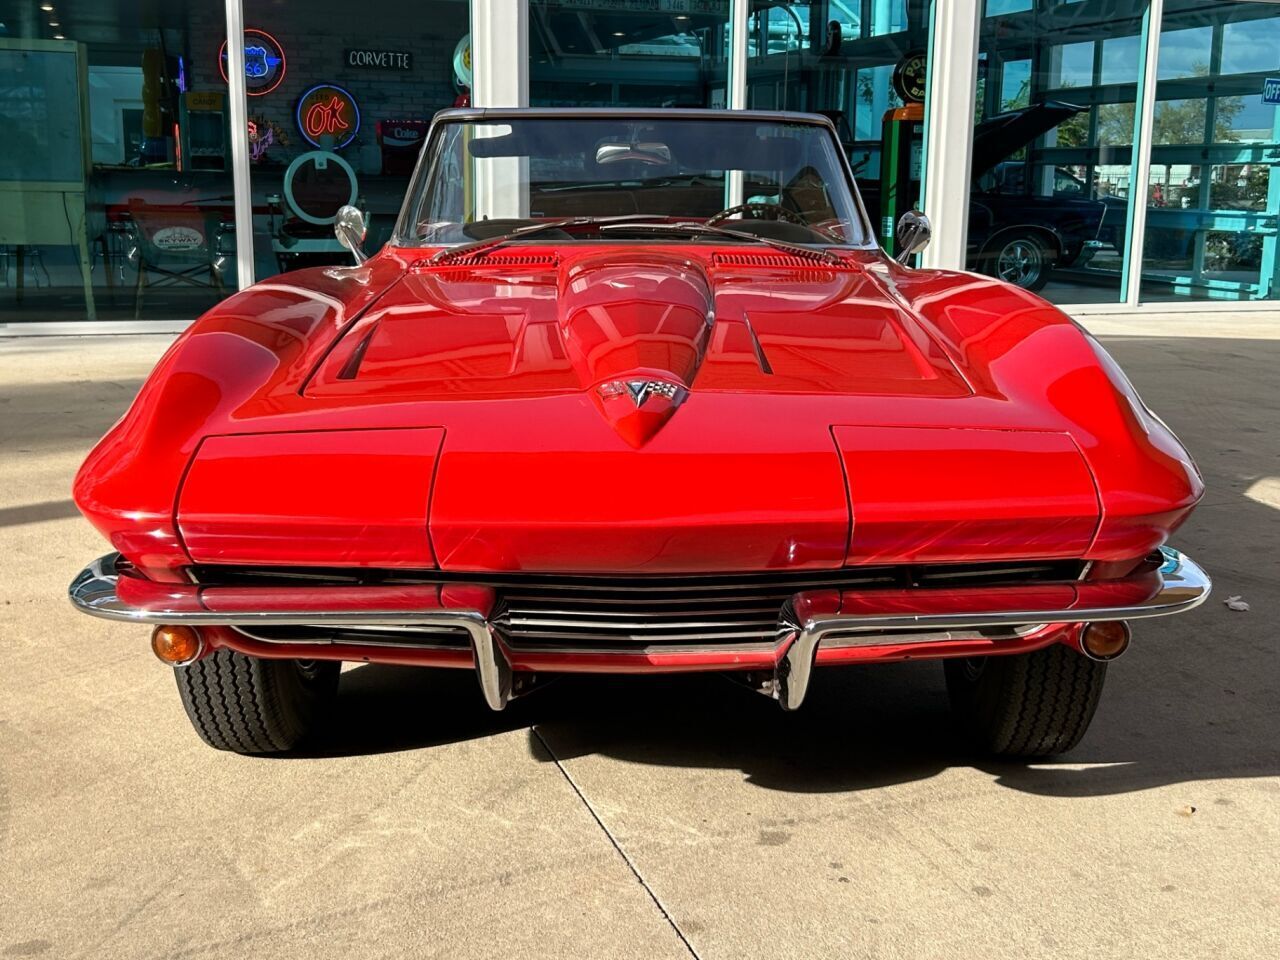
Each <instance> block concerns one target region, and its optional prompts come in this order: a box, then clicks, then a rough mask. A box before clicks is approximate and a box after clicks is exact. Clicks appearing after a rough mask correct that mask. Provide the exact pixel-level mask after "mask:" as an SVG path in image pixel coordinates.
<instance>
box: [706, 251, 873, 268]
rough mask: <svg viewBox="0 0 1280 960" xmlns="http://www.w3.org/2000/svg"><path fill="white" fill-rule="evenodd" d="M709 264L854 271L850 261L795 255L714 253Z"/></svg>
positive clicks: (855, 266)
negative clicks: (833, 260)
mask: <svg viewBox="0 0 1280 960" xmlns="http://www.w3.org/2000/svg"><path fill="white" fill-rule="evenodd" d="M711 262H712V263H713V264H715V266H717V267H782V268H784V269H787V270H796V269H802V270H825V271H827V272H828V273H830V272H832V271H838V270H841V271H842V270H856V269H858V266H857V264H856V263H855V262H853V261H851V260H840V261H838V262H835V263H832V262H830V261H827V260H824V259H819V258H817V257H802V256H800V255H799V254H795V253H715V254H712V257H711Z"/></svg>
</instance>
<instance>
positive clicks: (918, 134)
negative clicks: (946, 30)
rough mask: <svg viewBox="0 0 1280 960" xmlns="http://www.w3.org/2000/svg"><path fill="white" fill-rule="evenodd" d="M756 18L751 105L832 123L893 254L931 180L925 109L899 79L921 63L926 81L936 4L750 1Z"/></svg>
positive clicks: (751, 28) (752, 28) (749, 88)
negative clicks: (908, 214)
mask: <svg viewBox="0 0 1280 960" xmlns="http://www.w3.org/2000/svg"><path fill="white" fill-rule="evenodd" d="M748 9H749V14H748V31H749V32H748V38H749V43H748V53H749V61H748V64H747V105H748V106H750V107H753V108H756V109H765V110H772V109H777V110H798V111H807V112H816V113H822V114H825V115H826V116H827V117H829V118H830V119H831V121H832V123H833V124H834V125H835V127H836V132H837V135H838V136H839V139H840V141H841V143H842V144H843V146H844V149H845V152H846V153H847V154H848V156H849V161H850V164H851V165H852V166H853V169H854V172H855V174H856V175H857V178H858V188H859V190H860V191H861V194H862V199H863V201H864V203H865V205H866V207H867V211H868V213H869V214H870V215H871V218H872V221H873V222H874V223H875V225H876V227H877V230H878V231H879V234H880V240H881V241H882V242H885V243H888V244H889V245H892V244H893V242H894V241H893V232H894V231H893V223H895V222H896V220H897V217H898V216H900V215H901V213H902V212H903V211H905V210H907V209H909V208H910V207H911V206H913V205H915V204H916V203H918V201H919V196H920V184H921V179H922V176H923V172H924V171H923V166H924V164H923V151H922V147H923V143H922V141H923V132H924V108H923V105H922V104H921V103H912V104H904V102H903V97H902V96H901V95H900V94H899V92H898V91H897V90H896V89H895V85H894V71H895V69H896V68H898V67H899V66H900V65H903V66H906V65H909V64H911V63H915V64H917V66H919V67H920V68H921V69H920V70H919V71H918V73H919V76H920V77H921V78H922V77H923V65H924V63H925V59H924V55H925V50H926V48H927V47H928V39H929V22H930V17H931V15H932V14H931V7H930V4H929V3H927V2H919V0H913V2H911V3H907V2H905V0H892V2H891V0H870V2H864V0H845V2H843V3H832V4H831V5H829V6H828V5H820V4H781V3H777V2H772V0H752V2H751V4H750V6H749V8H748ZM886 225H887V226H886Z"/></svg>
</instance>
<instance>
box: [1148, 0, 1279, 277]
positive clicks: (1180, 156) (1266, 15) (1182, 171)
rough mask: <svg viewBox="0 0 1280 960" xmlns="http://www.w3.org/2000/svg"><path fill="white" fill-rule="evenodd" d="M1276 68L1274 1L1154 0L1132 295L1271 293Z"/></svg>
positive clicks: (1275, 190) (1276, 194) (1275, 196)
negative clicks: (1148, 133)
mask: <svg viewBox="0 0 1280 960" xmlns="http://www.w3.org/2000/svg"><path fill="white" fill-rule="evenodd" d="M1277 75H1280V7H1278V6H1277V5H1276V4H1273V3H1257V2H1242V3H1213V4H1206V3H1195V2H1185V0H1165V5H1164V17H1163V24H1162V29H1161V33H1160V61H1159V82H1158V84H1157V87H1156V105H1155V129H1154V131H1153V134H1152V148H1151V174H1150V180H1149V183H1148V184H1147V189H1146V203H1147V235H1146V242H1145V244H1144V248H1143V258H1142V288H1141V296H1142V299H1143V300H1145V301H1148V302H1151V301H1177V300H1209V299H1223V300H1264V299H1275V298H1276V297H1277V295H1278V294H1277V289H1276V233H1277V215H1278V214H1280V178H1278V177H1277V175H1276V169H1277V167H1276V157H1277V150H1278V149H1280V107H1278V106H1277V105H1276V104H1277V103H1280V89H1277V90H1274V91H1273V94H1272V95H1271V96H1268V95H1267V88H1268V84H1269V81H1268V78H1269V77H1271V78H1274V77H1276V76H1277ZM1271 86H1272V87H1275V86H1280V85H1277V84H1271ZM1268 100H1270V101H1271V102H1267V101H1268Z"/></svg>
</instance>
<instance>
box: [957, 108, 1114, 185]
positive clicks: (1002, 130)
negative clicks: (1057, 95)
mask: <svg viewBox="0 0 1280 960" xmlns="http://www.w3.org/2000/svg"><path fill="white" fill-rule="evenodd" d="M1088 109H1089V108H1088V107H1078V106H1076V105H1074V104H1071V103H1062V102H1061V101H1058V100H1049V101H1046V102H1044V103H1035V104H1032V105H1031V106H1029V107H1023V108H1022V109H1021V110H1010V111H1008V112H1006V113H1001V114H997V115H996V116H994V117H988V118H987V119H986V120H983V121H982V122H981V123H979V124H978V125H977V126H976V127H974V129H973V170H972V176H973V178H974V179H977V178H978V177H980V176H982V175H983V174H984V173H986V172H987V171H988V170H990V169H991V168H992V167H994V166H995V165H996V164H997V163H999V162H1000V161H1001V160H1004V159H1007V158H1008V156H1009V155H1010V154H1011V153H1014V152H1015V151H1017V150H1021V149H1022V148H1023V147H1025V146H1026V145H1027V144H1029V143H1030V142H1031V141H1032V140H1034V139H1035V138H1036V137H1038V136H1040V135H1041V134H1044V133H1048V132H1049V131H1050V130H1052V129H1053V128H1054V127H1056V126H1058V124H1060V123H1064V122H1066V121H1067V120H1070V119H1071V118H1072V117H1074V116H1075V115H1076V114H1078V113H1084V111H1086V110H1088Z"/></svg>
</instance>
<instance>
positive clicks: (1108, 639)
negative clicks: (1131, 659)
mask: <svg viewBox="0 0 1280 960" xmlns="http://www.w3.org/2000/svg"><path fill="white" fill-rule="evenodd" d="M1132 635H1133V634H1132V632H1131V631H1130V630H1129V625H1128V624H1127V623H1125V622H1124V621H1123V620H1107V621H1105V622H1102V623H1086V624H1085V626H1084V631H1083V632H1082V633H1081V634H1080V647H1081V649H1082V650H1084V654H1085V656H1086V657H1088V658H1089V659H1091V660H1114V659H1115V658H1116V657H1118V656H1120V654H1122V653H1124V652H1125V650H1127V649H1129V638H1130V637H1131V636H1132Z"/></svg>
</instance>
